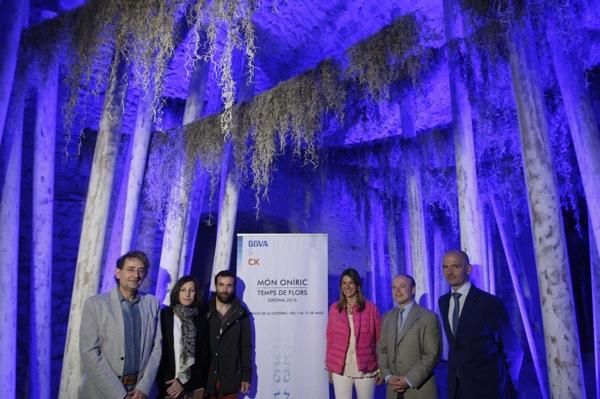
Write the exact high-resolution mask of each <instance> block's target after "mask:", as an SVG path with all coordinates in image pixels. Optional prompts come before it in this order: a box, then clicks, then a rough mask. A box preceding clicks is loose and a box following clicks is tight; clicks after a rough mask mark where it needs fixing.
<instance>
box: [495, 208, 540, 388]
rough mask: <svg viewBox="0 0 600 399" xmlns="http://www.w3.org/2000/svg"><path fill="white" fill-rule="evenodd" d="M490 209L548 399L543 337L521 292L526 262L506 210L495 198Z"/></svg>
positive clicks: (532, 354) (523, 285)
mask: <svg viewBox="0 0 600 399" xmlns="http://www.w3.org/2000/svg"><path fill="white" fill-rule="evenodd" d="M491 202H492V210H493V212H494V217H495V219H496V224H497V226H498V231H499V233H500V240H501V241H502V247H503V249H504V255H505V257H506V264H507V265H508V271H509V273H510V279H511V281H512V284H513V288H514V292H515V297H516V298H517V304H518V306H519V310H520V315H521V320H522V321H523V329H524V330H525V336H526V338H527V343H528V344H529V350H530V351H531V359H532V361H533V365H534V368H535V373H536V376H537V379H538V383H539V386H540V392H541V394H542V398H543V399H548V381H547V380H546V373H545V367H546V362H544V359H543V358H542V356H541V354H540V351H539V350H538V342H539V340H541V339H543V337H542V336H541V334H539V336H538V334H536V333H535V330H534V328H533V323H532V320H533V318H534V317H535V314H534V312H531V311H529V305H528V303H527V298H525V295H524V294H523V287H525V288H527V289H528V280H527V276H526V275H525V274H524V273H523V270H522V267H524V265H527V264H528V263H526V262H522V261H521V259H520V257H519V254H518V251H517V249H516V243H515V241H516V238H515V237H514V234H513V232H512V226H511V224H510V221H509V220H507V218H506V216H505V215H506V210H505V209H504V207H502V206H501V204H500V203H499V201H498V200H497V199H496V198H492V199H491ZM530 299H531V298H530Z"/></svg>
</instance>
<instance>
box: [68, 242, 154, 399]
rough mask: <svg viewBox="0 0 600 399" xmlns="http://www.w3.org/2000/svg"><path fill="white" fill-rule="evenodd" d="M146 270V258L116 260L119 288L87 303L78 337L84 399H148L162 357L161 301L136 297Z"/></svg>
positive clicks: (130, 254) (140, 254)
mask: <svg viewBox="0 0 600 399" xmlns="http://www.w3.org/2000/svg"><path fill="white" fill-rule="evenodd" d="M148 268H149V261H148V257H147V256H146V254H145V253H143V252H141V251H131V252H128V253H126V254H125V255H123V256H121V257H120V258H119V259H118V260H117V268H116V269H115V279H116V281H117V286H116V287H115V288H114V289H113V290H112V291H110V292H107V293H103V294H99V295H95V296H92V297H90V298H88V299H87V300H86V302H85V305H84V307H83V314H82V318H81V328H80V333H79V335H80V336H79V352H80V354H81V360H82V367H83V372H84V379H83V384H82V386H81V388H80V391H79V397H80V398H86V399H90V398H91V399H96V398H98V399H100V398H115V399H118V398H130V399H147V398H148V396H149V394H150V390H151V388H152V385H153V383H154V380H155V377H156V371H157V369H158V364H159V362H160V356H161V332H160V328H157V323H158V317H159V316H158V314H159V308H160V306H159V303H158V300H157V299H156V297H155V296H153V295H150V294H144V293H141V292H139V291H138V289H139V287H140V285H141V283H142V281H143V280H144V278H145V277H146V275H147V274H148Z"/></svg>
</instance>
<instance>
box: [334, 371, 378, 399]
mask: <svg viewBox="0 0 600 399" xmlns="http://www.w3.org/2000/svg"><path fill="white" fill-rule="evenodd" d="M331 374H332V379H333V392H334V393H335V399H352V386H354V387H355V388H356V397H357V399H373V397H374V396H375V380H376V377H370V378H350V377H346V376H343V375H339V374H336V373H331Z"/></svg>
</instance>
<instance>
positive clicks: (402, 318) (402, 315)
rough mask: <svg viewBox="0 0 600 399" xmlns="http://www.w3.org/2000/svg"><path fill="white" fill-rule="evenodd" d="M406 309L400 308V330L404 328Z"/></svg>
mask: <svg viewBox="0 0 600 399" xmlns="http://www.w3.org/2000/svg"><path fill="white" fill-rule="evenodd" d="M405 310H406V309H400V314H399V315H398V331H400V330H402V324H403V323H404V311H405Z"/></svg>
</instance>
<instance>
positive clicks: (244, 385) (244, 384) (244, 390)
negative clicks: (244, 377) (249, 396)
mask: <svg viewBox="0 0 600 399" xmlns="http://www.w3.org/2000/svg"><path fill="white" fill-rule="evenodd" d="M248 391H250V383H249V382H246V381H242V384H241V386H240V392H241V393H248Z"/></svg>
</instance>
